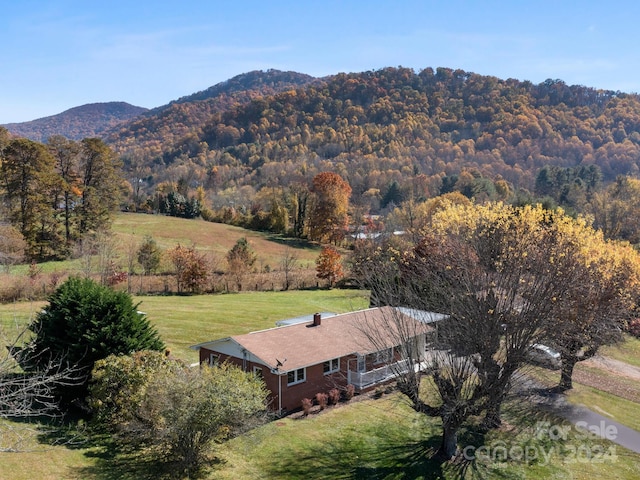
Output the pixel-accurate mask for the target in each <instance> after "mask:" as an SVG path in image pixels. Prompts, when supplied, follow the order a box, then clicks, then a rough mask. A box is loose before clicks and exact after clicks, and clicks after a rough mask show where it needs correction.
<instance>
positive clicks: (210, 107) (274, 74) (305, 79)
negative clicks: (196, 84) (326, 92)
mask: <svg viewBox="0 0 640 480" xmlns="http://www.w3.org/2000/svg"><path fill="white" fill-rule="evenodd" d="M315 82H318V79H316V78H314V77H311V76H309V75H305V74H302V73H296V72H284V71H280V70H273V69H272V70H267V71H259V70H256V71H252V72H248V73H244V74H241V75H237V76H235V77H233V78H230V79H229V80H226V81H224V82H221V83H218V84H216V85H214V86H212V87H210V88H208V89H206V90H203V91H201V92H197V93H194V94H193V95H189V96H186V97H182V98H179V99H178V100H175V101H173V102H170V103H169V104H167V105H163V106H161V107H157V108H154V109H152V110H149V111H148V112H146V113H145V114H144V115H143V116H141V117H140V118H137V119H135V120H133V121H130V122H127V123H125V124H121V125H117V126H115V127H113V128H111V129H110V130H109V131H107V132H105V135H103V136H104V138H105V141H106V142H107V143H109V144H110V145H111V146H112V147H113V148H114V149H115V150H116V151H117V152H118V153H119V154H121V155H123V156H129V157H141V156H142V157H145V158H151V157H157V156H161V155H162V154H163V153H164V152H165V151H167V150H169V149H173V148H174V146H175V144H176V143H177V142H178V141H182V140H184V139H185V138H187V137H194V136H198V135H200V134H201V133H200V130H201V128H202V127H203V125H205V124H207V122H209V121H210V120H211V118H212V116H213V115H214V114H216V113H219V112H222V111H226V110H229V109H231V108H235V107H237V106H239V105H243V104H246V103H249V102H250V101H251V100H252V99H254V98H260V97H263V96H268V95H274V94H277V93H279V92H283V91H286V90H292V89H295V88H300V87H303V86H305V85H311V84H313V83H315Z"/></svg>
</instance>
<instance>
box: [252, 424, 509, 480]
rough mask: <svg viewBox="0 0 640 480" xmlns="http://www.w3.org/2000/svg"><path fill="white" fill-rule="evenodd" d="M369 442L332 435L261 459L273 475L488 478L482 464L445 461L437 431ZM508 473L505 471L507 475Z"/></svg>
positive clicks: (470, 435) (371, 479) (474, 435)
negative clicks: (415, 437) (420, 436)
mask: <svg viewBox="0 0 640 480" xmlns="http://www.w3.org/2000/svg"><path fill="white" fill-rule="evenodd" d="M482 438H483V434H482V433H478V432H466V433H463V436H462V438H461V441H462V442H469V441H473V442H480V444H481V442H482ZM381 440H382V439H381V438H378V439H377V441H372V442H368V441H367V440H366V439H360V440H358V439H352V441H350V440H349V439H345V440H344V441H342V442H338V443H336V442H334V441H332V440H330V439H328V440H327V442H325V443H322V444H314V445H313V446H311V447H310V451H308V452H304V453H302V454H301V452H300V450H299V449H298V450H297V451H295V450H291V451H281V452H280V453H279V454H278V455H277V456H275V457H273V458H271V459H270V461H269V464H267V465H263V467H262V468H263V471H264V473H265V474H266V477H267V478H272V479H305V480H308V479H326V478H331V479H353V480H383V479H385V480H386V479H423V480H436V479H445V478H447V479H463V478H470V479H489V478H495V477H491V476H489V475H488V472H487V471H486V469H482V468H478V465H476V463H475V462H473V461H467V460H464V459H463V458H459V459H456V460H453V461H445V460H443V459H442V458H441V457H439V456H438V455H437V450H438V447H439V446H440V442H441V437H440V436H439V435H435V436H432V437H429V438H427V439H425V440H421V441H411V442H406V441H405V442H403V441H402V440H401V439H396V440H395V441H393V440H392V441H381ZM505 478H506V477H505Z"/></svg>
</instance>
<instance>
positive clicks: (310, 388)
mask: <svg viewBox="0 0 640 480" xmlns="http://www.w3.org/2000/svg"><path fill="white" fill-rule="evenodd" d="M212 354H213V355H215V356H216V357H217V358H218V361H220V362H228V363H231V364H233V365H236V366H237V367H238V368H243V363H244V364H245V367H244V368H245V371H247V372H253V371H254V367H257V368H260V369H261V370H262V372H261V373H262V378H263V380H264V382H265V385H266V387H267V389H268V390H269V392H270V395H269V408H271V409H272V410H275V411H278V408H279V407H281V408H282V410H283V411H288V412H291V411H293V410H297V409H299V408H301V407H302V399H303V398H310V399H314V398H315V396H316V393H319V392H322V393H329V390H331V389H332V388H338V389H340V390H344V388H345V387H346V386H347V368H348V367H347V365H348V359H349V358H352V359H354V360H353V361H352V362H351V363H352V367H353V366H354V365H355V362H356V360H355V356H354V355H351V356H349V357H343V358H341V359H340V370H339V371H337V372H334V373H329V374H327V375H325V373H324V364H318V365H312V366H310V367H307V368H306V378H305V381H304V382H300V383H296V384H293V385H288V384H287V374H286V373H283V374H282V375H277V374H274V373H272V372H271V370H270V369H269V368H268V367H266V366H264V365H262V364H258V363H254V362H251V361H248V360H247V361H244V362H243V359H242V358H238V357H234V356H231V355H225V354H222V353H219V352H215V351H213V350H209V349H207V348H201V349H200V363H209V361H210V359H211V355H212ZM279 381H280V382H281V383H280V386H278V382H279ZM278 392H281V393H282V398H281V400H280V402H278Z"/></svg>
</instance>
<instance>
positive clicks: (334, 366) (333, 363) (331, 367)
mask: <svg viewBox="0 0 640 480" xmlns="http://www.w3.org/2000/svg"><path fill="white" fill-rule="evenodd" d="M322 369H323V371H324V374H325V375H329V374H330V373H334V372H337V371H338V370H340V359H339V358H332V359H331V360H327V361H326V362H324V363H323V365H322Z"/></svg>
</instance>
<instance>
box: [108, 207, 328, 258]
mask: <svg viewBox="0 0 640 480" xmlns="http://www.w3.org/2000/svg"><path fill="white" fill-rule="evenodd" d="M113 232H114V235H115V237H116V238H117V239H118V243H119V244H120V245H121V246H122V247H123V248H124V249H125V250H126V247H127V246H128V245H131V244H132V243H133V244H134V245H136V244H139V243H140V242H141V241H142V240H143V239H144V237H145V235H150V236H151V237H153V238H154V239H155V240H156V242H157V243H158V246H159V247H160V248H161V249H163V250H167V249H169V248H172V247H175V246H176V245H178V244H181V245H183V246H187V247H190V246H192V245H193V246H195V248H196V249H197V250H198V251H201V252H208V253H211V254H212V255H214V256H217V257H219V258H224V256H225V255H226V253H227V252H228V251H229V250H230V249H231V248H232V247H233V246H234V245H235V243H236V242H237V241H238V239H240V238H242V237H246V239H247V240H248V241H249V244H250V245H251V247H252V248H253V249H254V251H255V252H256V254H257V256H258V263H259V264H261V265H262V266H263V267H264V266H265V265H269V266H270V267H271V268H272V269H273V268H277V267H278V265H279V263H280V261H281V259H282V255H283V252H284V250H285V247H286V246H290V247H291V248H295V252H296V256H297V257H298V260H299V263H300V266H303V267H308V266H314V262H315V259H316V257H317V256H318V253H319V252H320V248H319V247H312V246H308V245H306V246H302V244H300V243H299V242H296V241H295V240H294V239H289V240H287V239H283V238H282V237H279V236H273V235H270V234H268V233H263V232H255V231H252V230H246V229H243V228H240V227H234V226H232V225H225V224H222V223H213V222H206V221H204V220H200V219H184V218H175V217H167V216H164V215H148V214H143V213H119V214H118V215H117V216H116V218H115V221H114V224H113Z"/></svg>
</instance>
